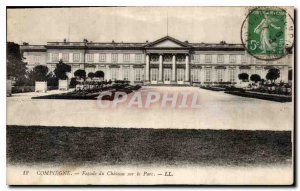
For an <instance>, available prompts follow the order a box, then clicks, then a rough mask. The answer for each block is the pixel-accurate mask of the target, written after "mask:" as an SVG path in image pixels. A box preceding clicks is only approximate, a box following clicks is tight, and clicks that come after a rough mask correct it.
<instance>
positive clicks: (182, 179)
mask: <svg viewBox="0 0 300 191" xmlns="http://www.w3.org/2000/svg"><path fill="white" fill-rule="evenodd" d="M294 11H295V10H294V7H291V6H286V7H275V6H274V7H272V6H269V7H260V6H258V7H246V6H244V7H242V6H236V7H230V6H227V7H226V6H223V7H221V6H220V7H217V6H215V7H200V6H191V7H180V6H179V7H172V6H169V7H133V6H132V7H130V6H128V7H117V6H115V7H6V17H7V18H6V19H7V34H6V35H7V36H6V40H7V42H6V56H7V57H6V167H7V169H6V184H7V185H212V186H216V185H285V186H292V185H294V184H295V180H294V178H295V177H294V173H295V172H294V170H295V169H294V166H295V164H294V163H295V161H294V156H295V149H294V146H295V145H294V142H295V135H294V132H295V131H294V128H295V127H294V125H295V122H294V119H295V116H294V115H295V108H294V104H295V97H294V96H295V88H294V83H295V80H294V79H295V75H294V73H295V70H294V62H295V54H294V49H295V48H294V47H295V45H294V44H295V42H294V39H295V34H294V30H295V28H296V27H295V23H294V20H295V18H294Z"/></svg>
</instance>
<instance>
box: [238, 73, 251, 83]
mask: <svg viewBox="0 0 300 191" xmlns="http://www.w3.org/2000/svg"><path fill="white" fill-rule="evenodd" d="M238 77H239V79H240V80H242V81H243V82H246V81H248V80H249V75H248V74H247V73H241V74H239V75H238Z"/></svg>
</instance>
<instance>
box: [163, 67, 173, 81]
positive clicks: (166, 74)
mask: <svg viewBox="0 0 300 191" xmlns="http://www.w3.org/2000/svg"><path fill="white" fill-rule="evenodd" d="M171 76H172V70H171V69H170V68H164V81H171Z"/></svg>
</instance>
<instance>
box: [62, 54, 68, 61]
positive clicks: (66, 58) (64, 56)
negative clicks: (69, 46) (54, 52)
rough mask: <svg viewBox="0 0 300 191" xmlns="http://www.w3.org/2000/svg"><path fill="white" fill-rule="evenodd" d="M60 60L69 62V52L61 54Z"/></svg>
mask: <svg viewBox="0 0 300 191" xmlns="http://www.w3.org/2000/svg"><path fill="white" fill-rule="evenodd" d="M62 61H63V62H69V53H63V54H62Z"/></svg>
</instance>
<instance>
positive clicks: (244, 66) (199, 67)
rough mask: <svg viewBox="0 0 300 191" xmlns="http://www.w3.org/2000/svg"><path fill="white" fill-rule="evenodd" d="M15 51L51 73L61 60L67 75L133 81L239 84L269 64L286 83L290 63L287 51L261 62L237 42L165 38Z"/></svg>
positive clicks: (263, 71)
mask: <svg viewBox="0 0 300 191" xmlns="http://www.w3.org/2000/svg"><path fill="white" fill-rule="evenodd" d="M21 51H22V53H23V56H24V58H25V62H27V64H28V68H29V69H32V68H33V67H35V66H36V65H46V66H48V68H49V70H50V71H53V70H54V69H55V67H56V64H57V63H58V62H59V60H62V61H63V62H64V63H66V64H69V65H70V66H71V68H72V71H71V72H70V74H69V77H73V75H74V72H75V71H76V70H78V69H84V70H85V71H86V73H87V74H88V73H89V72H96V71H103V73H104V79H106V80H112V81H114V80H129V81H130V82H131V83H133V84H134V83H143V84H193V83H207V82H239V80H238V74H240V73H248V74H249V76H250V75H251V74H258V75H260V76H261V77H262V78H265V76H266V73H267V72H268V70H269V69H270V68H273V67H275V68H278V69H279V70H280V79H278V81H284V82H287V81H288V70H289V69H292V65H293V61H294V60H293V54H288V55H286V56H285V57H283V58H281V59H279V60H276V61H262V60H258V59H255V58H254V57H253V56H251V55H248V54H247V52H246V51H245V48H244V47H243V45H242V44H227V43H226V42H221V43H219V44H212V43H210V44H207V43H189V42H188V41H184V42H183V41H180V40H177V39H175V38H172V37H170V36H166V37H163V38H161V39H158V40H156V41H154V42H148V41H146V42H144V43H123V42H114V41H112V42H110V43H95V42H88V41H84V42H67V41H64V42H48V43H47V44H46V45H22V46H21Z"/></svg>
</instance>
